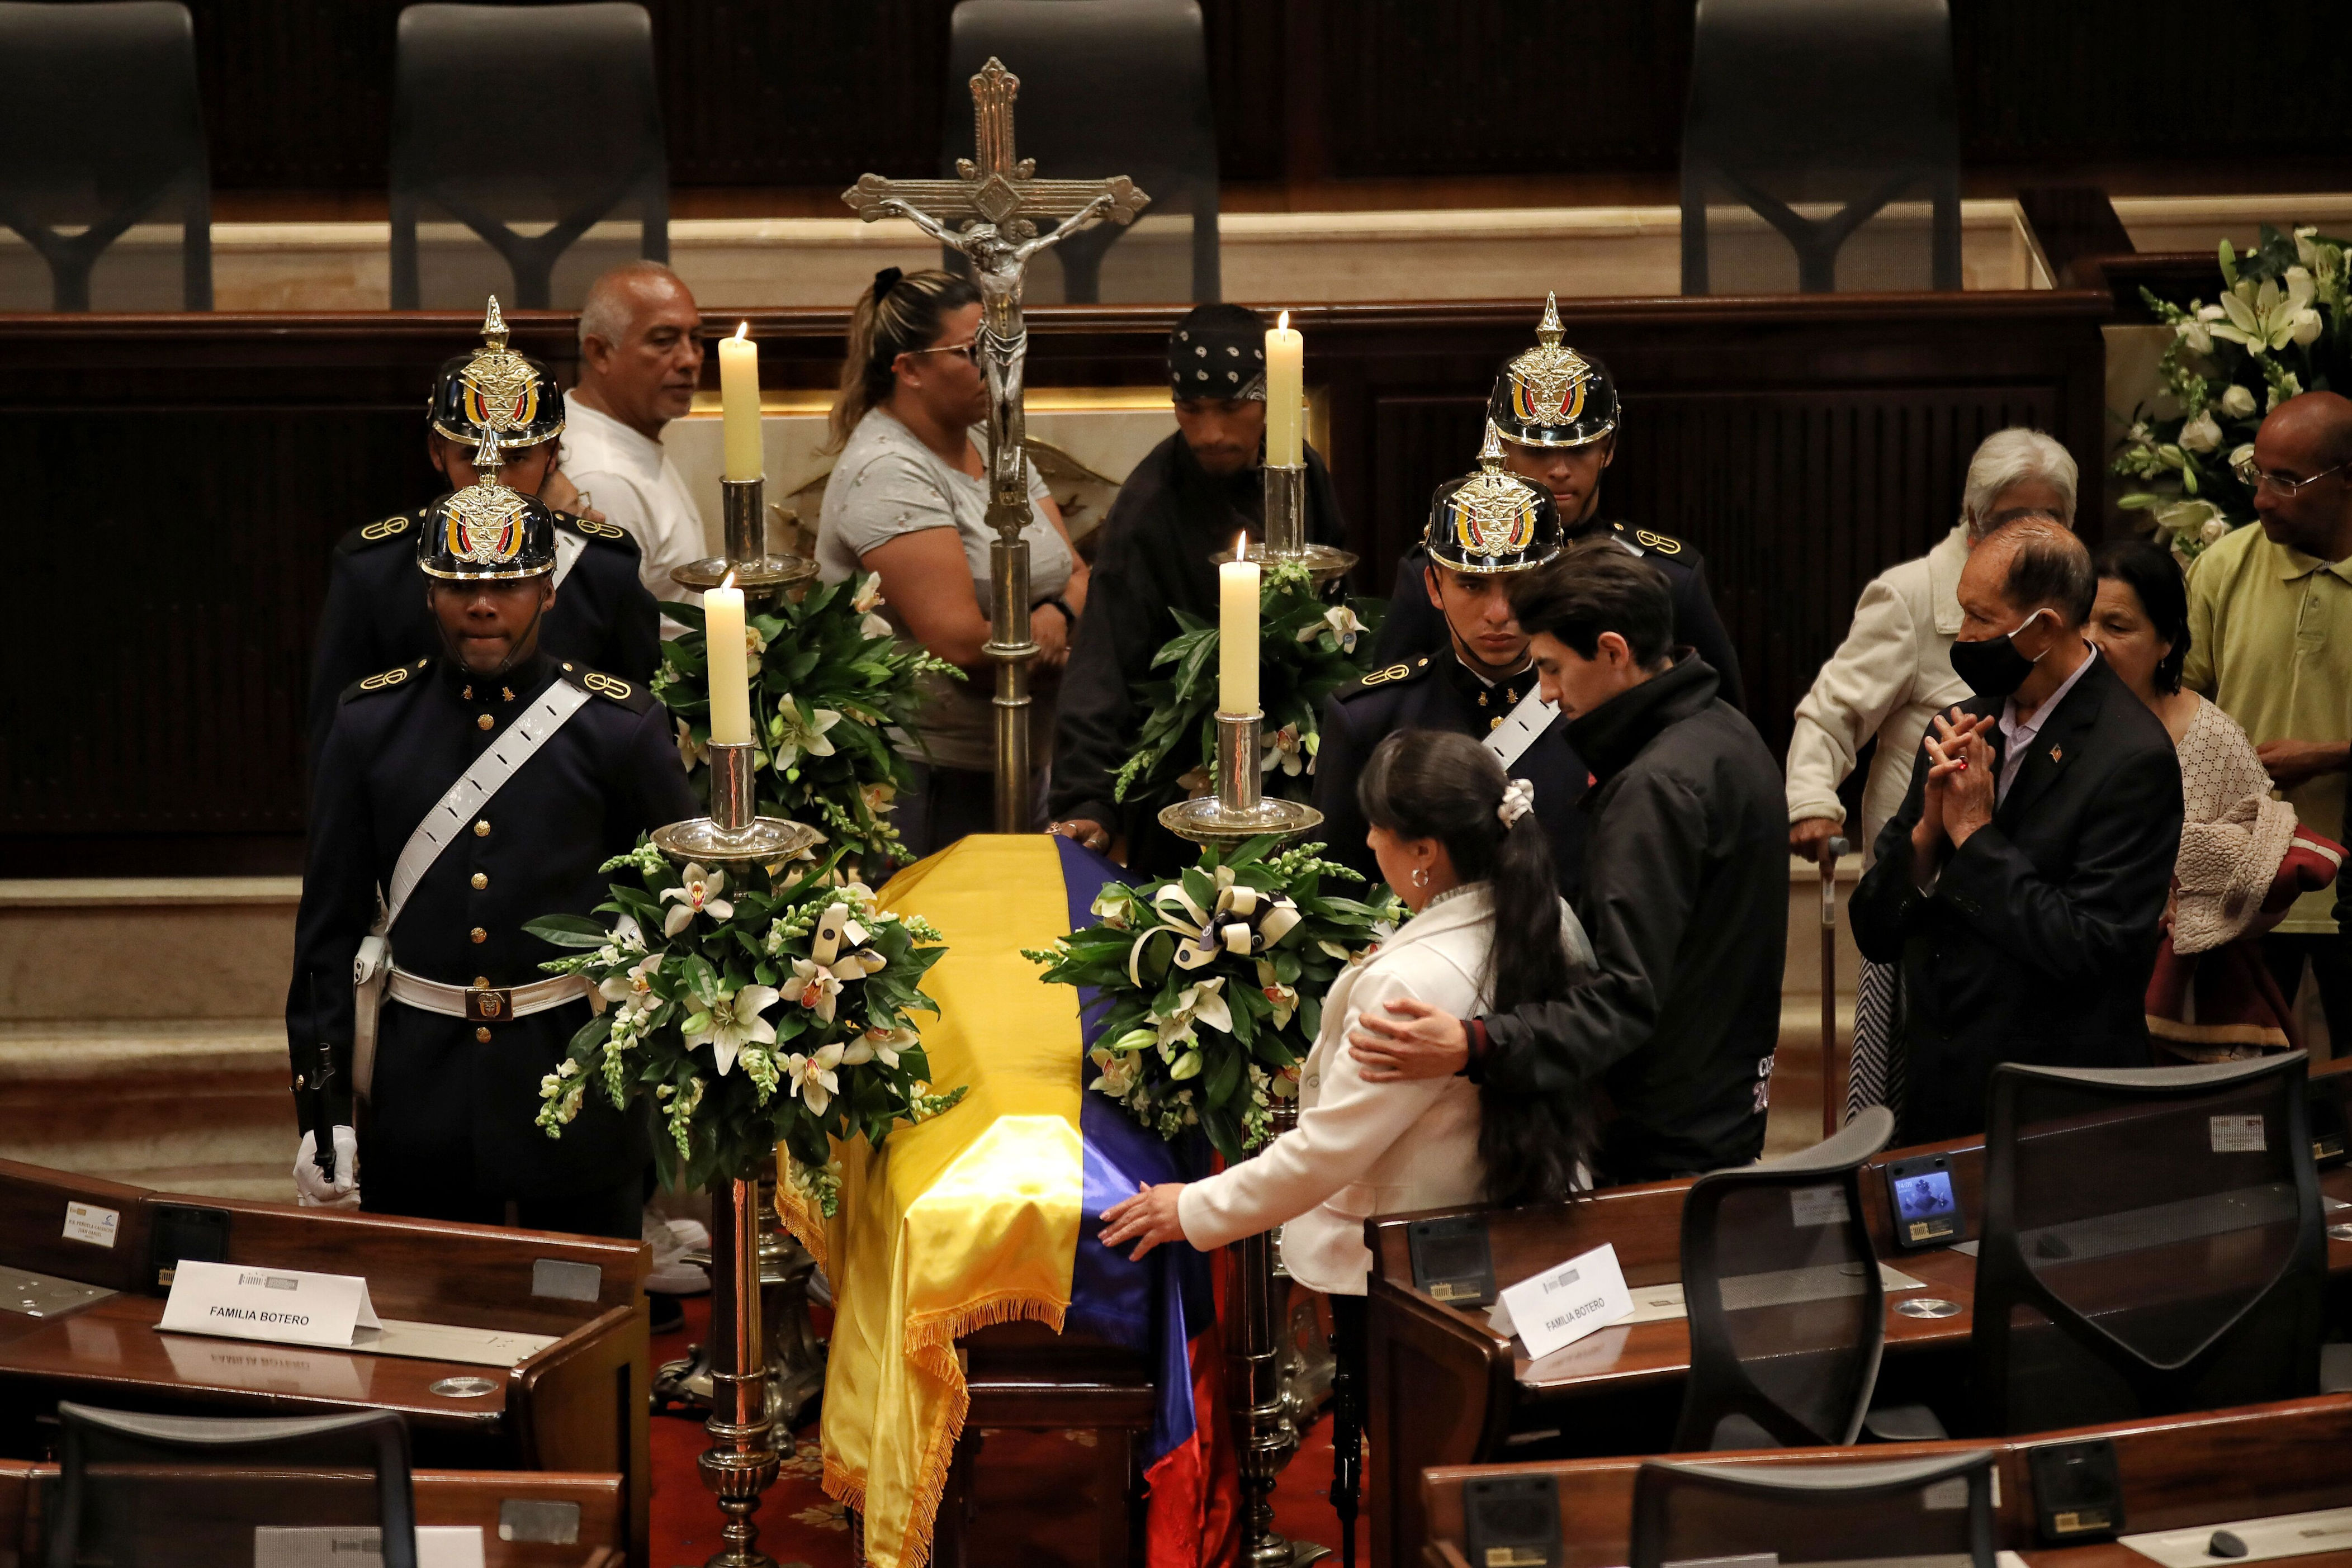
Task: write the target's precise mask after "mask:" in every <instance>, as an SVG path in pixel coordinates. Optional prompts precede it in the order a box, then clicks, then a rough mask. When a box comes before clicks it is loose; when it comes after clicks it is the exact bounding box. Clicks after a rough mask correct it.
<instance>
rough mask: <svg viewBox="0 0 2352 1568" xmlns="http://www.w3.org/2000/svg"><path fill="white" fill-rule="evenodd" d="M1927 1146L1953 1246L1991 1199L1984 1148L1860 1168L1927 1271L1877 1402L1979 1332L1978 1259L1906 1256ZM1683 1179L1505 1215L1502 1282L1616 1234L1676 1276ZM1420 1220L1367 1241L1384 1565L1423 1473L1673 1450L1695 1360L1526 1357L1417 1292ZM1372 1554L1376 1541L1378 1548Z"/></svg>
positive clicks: (2338, 1082)
mask: <svg viewBox="0 0 2352 1568" xmlns="http://www.w3.org/2000/svg"><path fill="white" fill-rule="evenodd" d="M2313 1086H2314V1091H2315V1094H2320V1095H2330V1096H2341V1095H2343V1094H2345V1093H2346V1092H2348V1091H2352V1073H2347V1072H2334V1073H2329V1074H2326V1075H2323V1076H2320V1077H2315V1079H2314V1080H2313ZM1927 1152H1938V1153H1944V1154H1948V1155H1949V1156H1950V1158H1951V1169H1952V1176H1953V1186H1954V1188H1955V1190H1956V1191H1957V1192H1958V1195H1959V1199H1960V1206H1961V1210H1962V1212H1963V1214H1964V1215H1965V1216H1966V1217H1967V1219H1968V1224H1967V1228H1965V1229H1964V1230H1963V1232H1962V1234H1961V1235H1960V1236H1959V1237H1958V1238H1956V1239H1955V1241H1956V1243H1965V1242H1969V1241H1973V1240H1974V1239H1976V1236H1977V1234H1978V1230H1977V1227H1978V1225H1979V1221H1980V1219H1981V1217H1982V1213H1983V1207H1984V1194H1983V1186H1984V1142H1983V1140H1982V1139H1981V1138H1963V1139H1955V1140H1952V1141H1950V1142H1948V1143H1942V1144H1932V1145H1924V1146H1923V1147H1921V1148H1913V1149H1890V1150H1888V1151H1887V1152H1886V1153H1885V1154H1883V1155H1880V1156H1878V1157H1877V1158H1876V1159H1874V1160H1873V1161H1871V1162H1870V1164H1869V1165H1868V1166H1865V1167H1864V1170H1863V1173H1862V1179H1861V1184H1860V1185H1861V1188H1862V1197H1863V1208H1864V1220H1865V1223H1866V1224H1867V1225H1868V1226H1869V1228H1870V1232H1871V1239H1872V1241H1873V1243H1874V1245H1875V1246H1876V1247H1877V1249H1878V1253H1879V1257H1880V1259H1881V1260H1882V1261H1884V1262H1885V1263H1886V1264H1888V1265H1889V1266H1891V1267H1893V1268H1895V1269H1896V1270H1900V1271H1901V1272H1903V1273H1906V1274H1908V1275H1910V1276H1911V1277H1913V1278H1914V1279H1916V1280H1919V1281H1922V1282H1923V1288H1922V1289H1920V1290H1918V1291H1903V1292H1901V1293H1899V1294H1894V1293H1890V1295H1889V1296H1888V1300H1887V1305H1888V1312H1887V1318H1886V1355H1885V1361H1884V1362H1883V1364H1882V1365H1881V1368H1880V1372H1879V1382H1878V1389H1879V1395H1878V1399H1877V1403H1879V1404H1882V1405H1893V1404H1906V1403H1926V1402H1928V1397H1927V1396H1929V1395H1930V1394H1932V1393H1934V1392H1936V1391H1938V1390H1944V1389H1948V1388H1949V1387H1950V1386H1951V1385H1952V1382H1953V1380H1954V1379H1955V1378H1956V1377H1958V1376H1960V1375H1963V1374H1964V1371H1965V1359H1964V1358H1965V1357H1966V1355H1967V1354H1968V1347H1969V1337H1970V1335H1971V1333H1973V1332H1974V1328H1975V1315H1974V1312H1973V1305H1974V1301H1975V1294H1976V1259H1975V1258H1974V1257H1973V1256H1971V1255H1969V1254H1967V1253H1963V1252H1958V1251H1955V1250H1953V1249H1952V1248H1950V1247H1940V1248H1936V1249H1930V1250H1927V1251H1920V1252H1905V1251H1903V1250H1901V1249H1898V1248H1896V1247H1895V1245H1894V1242H1893V1240H1892V1236H1893V1228H1892V1217H1891V1215H1890V1213H1889V1211H1888V1207H1887V1201H1886V1183H1885V1176H1884V1170H1885V1166H1886V1165H1887V1164H1888V1163H1890V1162H1892V1161H1895V1160H1898V1159H1903V1158H1906V1157H1909V1156H1911V1155H1918V1154H1921V1153H1927ZM1690 1185H1691V1184H1690V1183H1689V1182H1688V1181H1678V1182H1661V1183H1657V1184H1654V1185H1652V1186H1634V1187H1616V1188H1611V1189H1608V1190H1606V1191H1603V1192H1601V1193H1597V1194H1595V1195H1593V1196H1592V1197H1590V1198H1587V1199H1585V1200H1583V1201H1580V1202H1579V1203H1575V1204H1571V1205H1568V1206H1566V1207H1559V1208H1546V1209H1513V1210H1495V1211H1491V1212H1490V1213H1489V1217H1488V1222H1489V1238H1490V1244H1491V1247H1492V1249H1493V1255H1494V1262H1495V1282H1496V1286H1497V1287H1498V1288H1500V1287H1507V1286H1509V1285H1513V1284H1516V1283H1517V1282H1518V1281H1521V1280H1524V1279H1527V1278H1528V1277H1529V1276H1531V1275H1533V1274H1535V1273H1538V1272H1539V1271H1540V1270H1544V1269H1548V1268H1550V1267H1552V1266H1553V1265H1555V1264H1557V1263H1559V1262H1560V1261H1561V1260H1563V1259H1567V1258H1570V1257H1574V1256H1575V1255H1576V1254H1578V1253H1579V1252H1582V1251H1586V1250H1588V1249H1591V1248H1594V1247H1598V1246H1600V1245H1601V1244H1602V1243H1603V1242H1607V1243H1611V1244H1612V1245H1613V1246H1615V1248H1616V1249H1617V1257H1618V1261H1619V1263H1620V1264H1621V1265H1622V1267H1623V1268H1624V1270H1625V1278H1626V1282H1627V1283H1628V1284H1630V1285H1633V1286H1634V1287H1636V1288H1637V1289H1638V1288H1639V1287H1641V1286H1643V1285H1655V1284H1661V1283H1664V1282H1667V1281H1675V1280H1678V1279H1679V1278H1680V1277H1681V1228H1682V1203H1683V1195H1684V1194H1685V1192H1687V1191H1688V1190H1689V1187H1690ZM2320 1189H2321V1191H2322V1192H2323V1193H2325V1194H2326V1196H2327V1197H2330V1198H2332V1199H2334V1200H2336V1201H2339V1202H2352V1166H2338V1167H2336V1168H2334V1169H2330V1170H2326V1171H2323V1172H2321V1173H2320ZM1414 1218H1422V1217H1419V1216H1413V1215H1396V1216H1385V1217H1381V1218H1376V1219H1372V1220H1370V1221H1368V1222H1367V1229H1368V1231H1369V1233H1370V1237H1369V1239H1370V1243H1371V1247H1372V1254H1373V1264H1372V1275H1371V1279H1370V1283H1369V1287H1368V1299H1369V1302H1370V1312H1369V1320H1370V1322H1369V1334H1368V1340H1369V1367H1368V1371H1369V1374H1370V1412H1369V1414H1370V1424H1369V1427H1368V1430H1369V1432H1370V1434H1371V1436H1372V1442H1371V1445H1370V1448H1371V1458H1370V1461H1369V1464H1368V1469H1370V1470H1373V1471H1376V1474H1373V1475H1371V1476H1370V1479H1369V1480H1368V1490H1369V1492H1370V1517H1371V1521H1372V1522H1371V1531H1372V1535H1373V1537H1374V1539H1375V1541H1376V1542H1386V1543H1387V1545H1388V1550H1389V1553H1390V1554H1389V1555H1388V1557H1387V1558H1386V1561H1388V1562H1390V1563H1401V1562H1405V1561H1409V1560H1410V1559H1409V1558H1408V1557H1407V1556H1406V1555H1404V1553H1405V1552H1408V1551H1409V1550H1410V1547H1411V1543H1412V1542H1413V1541H1415V1540H1417V1539H1418V1536H1419V1528H1420V1522H1419V1520H1418V1518H1417V1514H1418V1511H1419V1490H1418V1478H1419V1476H1420V1473H1421V1471H1422V1470H1423V1469H1427V1468H1429V1467H1432V1466H1440V1465H1459V1464H1469V1463H1493V1462H1497V1461H1500V1460H1504V1459H1507V1458H1510V1457H1511V1454H1512V1450H1513V1449H1514V1448H1526V1447H1528V1446H1530V1445H1532V1444H1535V1443H1538V1442H1539V1443H1542V1444H1543V1445H1544V1446H1545V1448H1547V1449H1549V1450H1551V1451H1555V1452H1568V1453H1578V1454H1623V1453H1643V1452H1663V1451H1664V1450H1665V1449H1666V1448H1668V1446H1669V1445H1670V1443H1671V1442H1672V1440H1673V1432H1674V1424H1675V1415H1676V1413H1677V1411H1678V1409H1679V1407H1680V1403H1681V1398H1682V1380H1683V1378H1684V1376H1685V1375H1686V1374H1687V1373H1688V1372H1689V1370H1690V1334H1689V1330H1688V1326H1687V1324H1686V1323H1685V1321H1684V1320H1682V1319H1679V1318H1676V1319H1673V1320H1669V1321H1666V1322H1646V1323H1633V1324H1621V1325H1619V1326H1616V1327H1613V1328H1605V1329H1602V1330H1601V1331H1600V1332H1599V1333H1594V1334H1592V1335H1591V1336H1589V1337H1588V1338H1585V1339H1583V1340H1580V1341H1578V1342H1577V1343H1574V1344H1572V1345H1570V1346H1568V1347H1567V1348H1565V1349H1563V1350H1559V1351H1556V1352H1554V1353H1553V1354H1551V1355H1549V1356H1547V1357H1545V1358H1544V1359H1543V1360H1542V1361H1540V1362H1537V1363H1532V1364H1531V1363H1530V1362H1529V1361H1528V1358H1527V1357H1526V1356H1525V1355H1524V1354H1520V1351H1519V1346H1518V1345H1517V1342H1516V1341H1514V1340H1512V1339H1510V1338H1508V1337H1507V1336H1503V1335H1498V1334H1496V1333H1495V1332H1494V1331H1493V1330H1492V1329H1491V1328H1490V1327H1488V1325H1487V1322H1486V1308H1484V1307H1457V1306H1452V1305H1449V1304H1447V1303H1445V1302H1442V1301H1435V1300H1433V1298H1431V1297H1430V1296H1428V1295H1426V1294H1424V1293H1423V1292H1422V1291H1416V1290H1414V1289H1413V1288H1412V1258H1411V1256H1410V1253H1409V1251H1408V1249H1407V1244H1406V1239H1405V1227H1406V1226H1407V1225H1408V1224H1409V1223H1410V1222H1411V1221H1412V1219H1414ZM2327 1265H2328V1271H2329V1273H2330V1275H2331V1276H2332V1277H2334V1278H2336V1279H2337V1280H2339V1281H2340V1280H2343V1279H2344V1278H2346V1277H2347V1276H2352V1243H2347V1242H2345V1241H2341V1240H2338V1239H2335V1238H2333V1237H2330V1238H2329V1239H2328V1241H2327ZM1905 1296H1936V1297H1940V1298H1942V1299H1944V1300H1946V1301H1951V1302H1953V1303H1955V1304H1956V1305H1958V1307H1959V1309H1960V1311H1959V1312H1958V1313H1957V1314H1955V1315H1953V1316H1950V1317H1945V1318H1914V1317H1907V1316H1905V1315H1904V1314H1902V1313H1899V1312H1895V1311H1894V1310H1893V1309H1894V1305H1895V1302H1896V1301H1900V1300H1902V1299H1903V1297H1905ZM1376 1550H1377V1548H1376Z"/></svg>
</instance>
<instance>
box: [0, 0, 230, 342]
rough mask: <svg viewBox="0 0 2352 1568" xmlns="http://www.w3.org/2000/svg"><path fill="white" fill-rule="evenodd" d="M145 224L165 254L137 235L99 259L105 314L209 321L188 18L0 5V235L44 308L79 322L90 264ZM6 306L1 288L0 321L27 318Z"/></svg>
mask: <svg viewBox="0 0 2352 1568" xmlns="http://www.w3.org/2000/svg"><path fill="white" fill-rule="evenodd" d="M151 215H152V216H161V217H165V218H168V219H170V220H173V221H175V222H176V223H177V224H178V225H179V228H180V237H179V243H178V245H177V246H169V245H152V244H148V243H146V242H145V239H144V236H143V235H142V237H141V238H140V239H138V240H135V241H134V242H133V243H132V244H131V245H126V246H123V247H122V248H121V250H120V251H117V252H116V253H115V255H114V256H112V257H110V258H109V265H108V267H107V269H106V271H105V273H104V274H103V275H102V281H103V287H101V288H100V290H99V292H100V293H101V294H103V295H104V296H105V297H106V305H107V308H110V309H137V310H169V309H172V308H175V307H176V308H181V309H185V310H209V309H211V308H212V307H213V263H212V176H211V172H210V165H209V163H208V162H207V161H206V158H205V120H204V110H203V107H202V105H201V104H200V102H199V101H198V99H197V95H196V38H195V28H194V24H192V23H191V22H190V21H189V19H188V8H187V7H186V6H185V5H178V4H175V3H173V0H114V3H110V4H100V5H21V4H5V5H0V225H6V226H7V227H9V228H11V229H14V230H15V231H16V234H17V235H18V236H19V237H20V238H22V239H23V240H24V242H25V243H26V245H27V246H31V247H32V250H33V252H34V254H35V255H36V256H38V257H39V258H40V259H41V260H42V261H43V262H46V263H47V272H48V283H49V288H48V290H47V293H48V295H49V298H50V304H51V308H55V309H58V310H88V309H89V308H91V298H92V288H91V273H92V271H93V270H94V269H95V268H96V267H97V265H98V262H99V258H100V256H103V255H105V254H106V252H107V251H108V249H109V247H110V246H114V245H115V244H116V242H117V241H119V240H121V238H122V237H123V235H125V234H126V233H127V232H128V231H129V230H130V229H131V225H134V224H137V223H139V222H140V220H142V218H146V217H149V216H151ZM165 232H167V233H168V229H167V230H166V231H165ZM174 262H176V263H177V265H176V266H174V265H173V263H174ZM28 276H29V277H38V276H39V274H38V272H37V270H32V271H28ZM20 292H29V290H23V291H20V290H19V289H16V288H5V293H0V309H8V308H33V307H30V306H29V302H28V301H26V300H25V299H22V298H5V296H8V295H17V294H19V293H20Z"/></svg>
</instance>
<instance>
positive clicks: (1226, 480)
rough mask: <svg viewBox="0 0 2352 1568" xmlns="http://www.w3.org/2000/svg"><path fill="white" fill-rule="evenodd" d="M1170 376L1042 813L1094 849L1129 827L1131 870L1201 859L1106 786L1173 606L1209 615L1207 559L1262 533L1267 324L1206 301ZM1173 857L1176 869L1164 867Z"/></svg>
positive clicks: (1064, 704)
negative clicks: (1166, 409)
mask: <svg viewBox="0 0 2352 1568" xmlns="http://www.w3.org/2000/svg"><path fill="white" fill-rule="evenodd" d="M1168 375H1169V390H1170V395H1171V397H1172V398H1173V399H1174V401H1175V404H1176V423H1177V433H1176V434H1173V435H1171V436H1170V437H1169V438H1168V439H1167V440H1165V441H1163V442H1161V443H1160V444H1159V445H1157V446H1155V447H1153V448H1152V449H1151V451H1150V454H1148V455H1146V456H1145V457H1144V459H1143V461H1142V462H1140V463H1139V464H1137V465H1135V471H1134V472H1133V473H1131V474H1129V476H1127V482H1126V483H1125V484H1124V485H1121V486H1119V491H1118V499H1117V500H1115V501H1113V502H1112V503H1111V508H1110V516H1109V517H1108V518H1106V519H1105V520H1104V522H1103V539H1102V549H1101V550H1100V552H1099V553H1098V554H1097V556H1096V558H1095V562H1094V577H1093V579H1092V581H1091V582H1090V584H1089V586H1088V588H1087V610H1086V614H1085V615H1084V616H1083V617H1081V618H1080V621H1079V623H1078V626H1077V629H1076V635H1075V636H1073V638H1072V639H1071V647H1070V663H1069V667H1068V668H1067V669H1066V670H1065V671H1064V672H1063V675H1062V695H1061V703H1060V708H1059V712H1058V716H1057V717H1056V718H1055V736H1054V779H1053V783H1052V786H1051V788H1050V789H1049V790H1048V794H1047V805H1048V808H1049V810H1051V811H1052V813H1053V817H1054V831H1055V832H1057V833H1061V834H1064V835H1065V836H1066V837H1071V838H1076V839H1077V840H1078V841H1080V842H1081V843H1084V844H1086V845H1087V846H1088V847H1090V848H1094V849H1108V848H1109V847H1110V843H1111V840H1112V839H1113V838H1114V837H1117V836H1118V835H1119V834H1121V833H1125V834H1127V835H1128V839H1129V845H1128V863H1129V865H1130V866H1133V867H1136V868H1137V869H1139V870H1146V869H1148V870H1170V871H1172V870H1174V869H1176V865H1177V864H1182V865H1190V864H1192V860H1193V857H1194V855H1195V854H1196V853H1197V851H1195V850H1194V849H1192V847H1191V846H1189V845H1187V844H1185V843H1183V842H1182V841H1181V840H1177V839H1175V838H1174V837H1172V836H1171V835H1169V834H1166V833H1164V832H1162V831H1161V830H1160V825H1159V823H1158V821H1156V820H1155V819H1153V818H1152V817H1151V816H1150V815H1149V814H1148V813H1144V812H1142V811H1140V810H1137V809H1136V807H1135V805H1134V803H1132V802H1129V803H1127V804H1121V803H1120V802H1118V801H1116V800H1113V799H1112V798H1111V792H1112V789H1113V780H1114V779H1116V778H1117V776H1118V770H1119V768H1121V767H1122V766H1123V765H1125V763H1126V762H1127V759H1128V758H1129V757H1130V756H1132V755H1134V752H1135V742H1136V737H1137V736H1138V735H1139V733H1140V732H1141V730H1142V728H1143V720H1144V710H1143V709H1142V708H1141V707H1140V706H1138V705H1137V703H1136V701H1135V695H1134V694H1135V685H1136V683H1137V682H1139V681H1142V680H1147V679H1149V678H1150V674H1151V656H1152V655H1153V654H1154V653H1158V652H1159V651H1160V649H1161V648H1163V647H1165V646H1166V645H1167V643H1168V641H1169V639H1171V638H1172V637H1174V636H1175V635H1176V633H1177V632H1178V630H1179V628H1178V626H1177V624H1176V616H1175V612H1177V611H1179V610H1181V611H1183V612H1185V613H1186V614H1189V615H1195V616H1198V617H1200V618H1201V619H1202V620H1214V619H1215V618H1216V613H1217V569H1216V566H1215V565H1214V563H1213V560H1212V558H1213V557H1214V556H1216V555H1218V554H1219V553H1221V552H1229V551H1231V550H1232V549H1233V548H1234V538H1235V536H1237V535H1240V534H1244V533H1246V534H1248V535H1249V536H1250V537H1251V538H1260V537H1262V535H1263V531H1264V529H1263V518H1262V516H1261V510H1262V507H1263V505H1264V495H1265V471H1264V469H1263V468H1261V467H1260V466H1259V462H1260V458H1261V456H1262V455H1263V448H1264V438H1265V323H1264V322H1263V321H1260V320H1259V319H1257V317H1256V316H1255V315H1253V314H1252V313H1251V312H1249V311H1247V310H1245V309H1244V308H1242V307H1240V306H1238V305H1203V306H1201V307H1200V308H1197V309H1195V310H1193V311H1192V313H1191V314H1189V315H1187V316H1186V317H1185V318H1184V319H1182V320H1181V321H1179V322H1177V323H1176V329H1175V330H1174V331H1173V332H1171V333H1170V334H1169V338H1168ZM1346 531H1347V530H1346V528H1345V527H1344V526H1343V525H1342V524H1341V522H1340V520H1339V503H1338V502H1337V501H1336V500H1335V499H1334V498H1333V496H1332V491H1331V473H1330V470H1329V469H1328V468H1326V467H1325V466H1324V465H1323V459H1322V458H1321V457H1319V456H1318V455H1316V453H1315V452H1314V451H1313V450H1312V449H1311V448H1310V449H1308V450H1307V539H1308V540H1309V541H1310V542H1312V543H1316V544H1329V545H1337V544H1339V543H1340V542H1342V537H1343V535H1344V534H1345V533H1346ZM1171 856H1173V857H1175V863H1165V864H1163V863H1159V862H1165V861H1166V860H1167V859H1168V857H1171Z"/></svg>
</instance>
